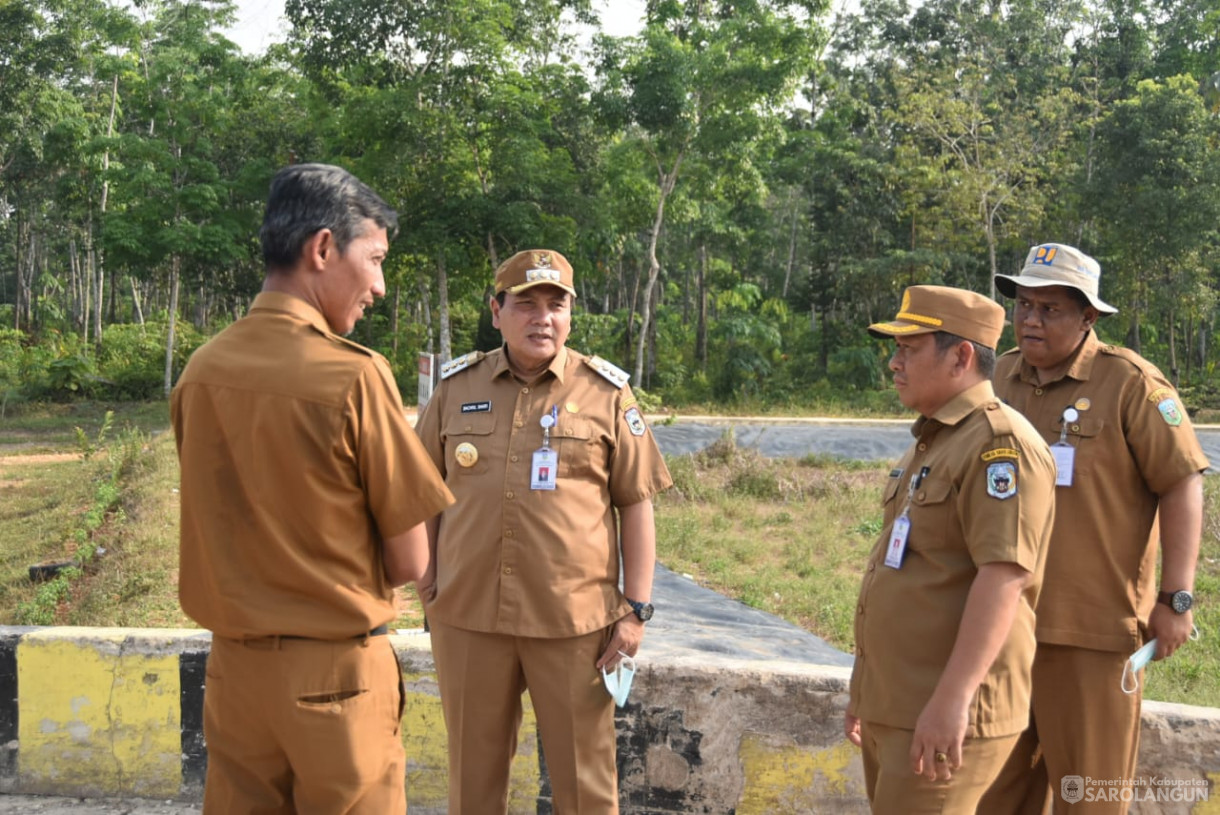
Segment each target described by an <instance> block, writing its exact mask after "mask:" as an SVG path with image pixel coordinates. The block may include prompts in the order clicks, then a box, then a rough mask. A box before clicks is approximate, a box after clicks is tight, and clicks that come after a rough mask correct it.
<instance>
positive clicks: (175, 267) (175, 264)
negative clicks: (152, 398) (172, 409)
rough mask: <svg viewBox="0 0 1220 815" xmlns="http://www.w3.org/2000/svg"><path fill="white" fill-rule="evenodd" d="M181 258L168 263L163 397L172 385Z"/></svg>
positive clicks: (167, 394) (174, 258)
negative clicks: (167, 308)
mask: <svg viewBox="0 0 1220 815" xmlns="http://www.w3.org/2000/svg"><path fill="white" fill-rule="evenodd" d="M181 263H182V260H181V258H179V257H178V255H176V254H175V255H174V256H173V257H172V258H171V259H170V264H169V311H168V313H167V316H166V322H167V324H168V330H167V331H166V332H165V398H166V399H168V398H169V392H170V390H172V389H173V387H174V329H175V327H176V324H177V322H178V271H179V269H180V266H181Z"/></svg>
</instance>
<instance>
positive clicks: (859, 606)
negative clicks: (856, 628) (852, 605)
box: [856, 603, 864, 614]
mask: <svg viewBox="0 0 1220 815" xmlns="http://www.w3.org/2000/svg"><path fill="white" fill-rule="evenodd" d="M856 611H857V612H859V613H860V614H863V613H864V604H863V603H861V604H860V605H858V606H856Z"/></svg>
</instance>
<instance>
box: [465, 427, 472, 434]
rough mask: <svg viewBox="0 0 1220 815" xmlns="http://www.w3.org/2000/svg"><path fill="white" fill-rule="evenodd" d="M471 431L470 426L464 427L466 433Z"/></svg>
mask: <svg viewBox="0 0 1220 815" xmlns="http://www.w3.org/2000/svg"><path fill="white" fill-rule="evenodd" d="M471 429H472V428H471V426H470V425H466V432H467V433H469V432H470V431H471Z"/></svg>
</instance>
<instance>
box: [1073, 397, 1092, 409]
mask: <svg viewBox="0 0 1220 815" xmlns="http://www.w3.org/2000/svg"><path fill="white" fill-rule="evenodd" d="M1073 407H1075V408H1076V409H1077V410H1088V409H1089V408H1091V407H1093V403H1092V402H1090V401H1089V399H1088V397H1087V396H1082V397H1080V398H1079V399H1077V400H1076V404H1075V405H1073Z"/></svg>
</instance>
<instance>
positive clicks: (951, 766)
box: [910, 693, 970, 781]
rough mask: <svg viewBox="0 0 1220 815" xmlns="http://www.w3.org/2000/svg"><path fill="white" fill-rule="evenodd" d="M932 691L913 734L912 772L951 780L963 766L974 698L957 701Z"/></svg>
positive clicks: (934, 779)
mask: <svg viewBox="0 0 1220 815" xmlns="http://www.w3.org/2000/svg"><path fill="white" fill-rule="evenodd" d="M941 697H942V695H941V694H935V693H934V694H932V698H931V699H929V700H928V704H927V705H925V706H924V709H923V712H921V713H920V714H919V718H918V719H917V720H916V721H915V735H914V736H913V737H912V738H911V754H910V758H911V772H913V773H915V774H916V775H922V776H924V777H925V778H927V779H928V780H929V781H948V780H949V779H950V778H952V777H953V771H954V770H957V769H960V768H961V766H962V740H963V739H965V738H966V725H967V722H968V719H969V717H968V715H967V708H968V707H969V704H970V700H969V699H967V700H965V701H964V702H962V701H953V700H948V699H943V698H941Z"/></svg>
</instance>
